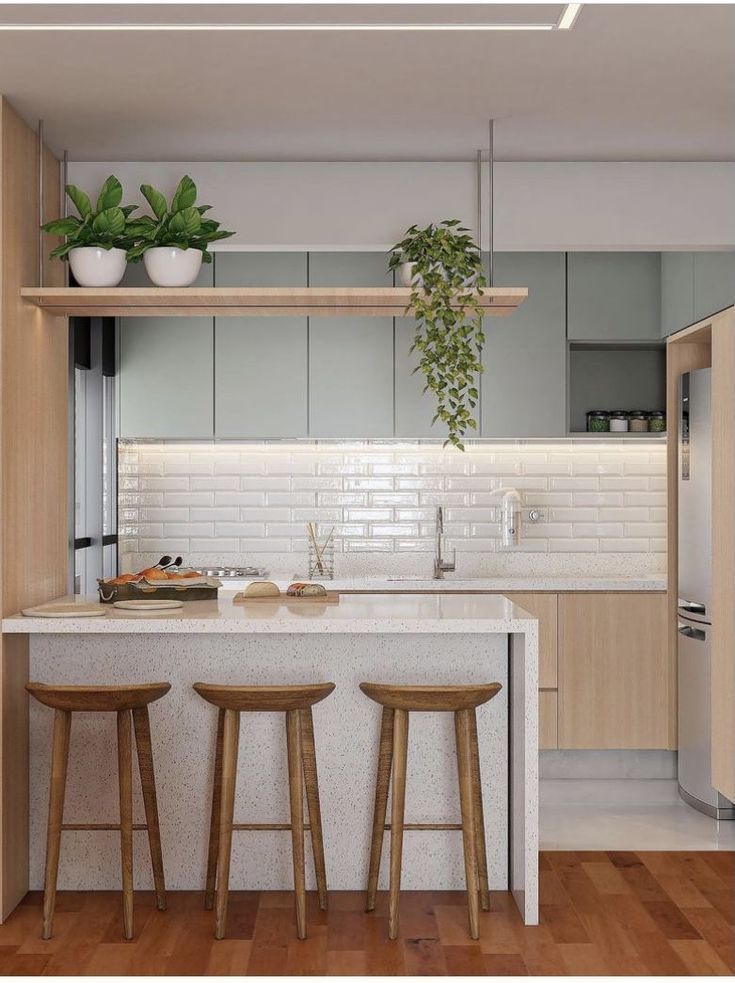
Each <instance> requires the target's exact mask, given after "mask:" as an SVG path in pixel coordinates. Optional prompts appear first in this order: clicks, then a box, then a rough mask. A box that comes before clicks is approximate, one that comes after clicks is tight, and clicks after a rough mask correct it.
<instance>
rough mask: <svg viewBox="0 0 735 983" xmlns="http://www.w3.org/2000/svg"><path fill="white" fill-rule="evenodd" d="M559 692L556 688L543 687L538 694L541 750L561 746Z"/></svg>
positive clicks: (539, 742)
mask: <svg viewBox="0 0 735 983" xmlns="http://www.w3.org/2000/svg"><path fill="white" fill-rule="evenodd" d="M557 702H558V694H557V691H556V690H555V689H542V690H539V694H538V712H539V725H538V746H539V749H540V750H541V751H547V750H553V749H554V748H556V747H558V746H559V737H558V723H557Z"/></svg>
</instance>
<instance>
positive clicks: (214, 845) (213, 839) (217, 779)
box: [204, 710, 225, 911]
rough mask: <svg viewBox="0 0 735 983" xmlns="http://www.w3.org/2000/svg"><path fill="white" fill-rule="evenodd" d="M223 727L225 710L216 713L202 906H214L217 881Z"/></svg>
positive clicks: (209, 909) (209, 907) (210, 907)
mask: <svg viewBox="0 0 735 983" xmlns="http://www.w3.org/2000/svg"><path fill="white" fill-rule="evenodd" d="M224 729H225V711H224V710H220V711H219V712H218V714H217V741H216V744H215V751H214V779H213V781H212V812H211V815H210V818H209V851H208V854H207V885H206V888H205V890H204V907H205V908H206V909H207V910H208V911H211V910H212V908H214V889H215V885H216V883H217V853H218V850H219V810H220V802H221V799H222V737H223V734H224Z"/></svg>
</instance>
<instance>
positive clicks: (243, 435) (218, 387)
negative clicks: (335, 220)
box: [214, 252, 308, 440]
mask: <svg viewBox="0 0 735 983" xmlns="http://www.w3.org/2000/svg"><path fill="white" fill-rule="evenodd" d="M306 271H307V255H306V253H250V252H220V253H217V255H216V257H215V285H216V286H218V287H235V286H240V287H303V286H306ZM307 337H308V320H307V318H305V317H218V318H215V322H214V432H215V435H216V436H217V437H221V438H226V439H231V440H237V439H243V440H245V439H252V440H267V439H277V438H293V437H305V436H306V435H307V421H308V416H307V377H306V376H307Z"/></svg>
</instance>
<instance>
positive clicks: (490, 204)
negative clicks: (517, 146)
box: [487, 119, 495, 287]
mask: <svg viewBox="0 0 735 983" xmlns="http://www.w3.org/2000/svg"><path fill="white" fill-rule="evenodd" d="M494 122H495V121H494V120H492V119H491V120H490V121H489V123H488V138H489V139H488V160H487V173H488V178H489V186H488V193H487V200H488V260H487V282H488V284H489V286H491V287H492V285H493V219H494V215H493V211H494V209H493V190H494V189H493V164H494V154H495V145H494V144H495V132H494V130H495V127H494Z"/></svg>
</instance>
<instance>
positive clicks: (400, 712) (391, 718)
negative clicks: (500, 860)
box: [360, 683, 502, 939]
mask: <svg viewBox="0 0 735 983" xmlns="http://www.w3.org/2000/svg"><path fill="white" fill-rule="evenodd" d="M501 688H502V687H501V685H500V683H487V684H484V685H472V686H393V685H390V684H382V683H360V689H361V690H362V691H363V693H364V694H365V695H366V696H369V697H370V699H371V700H374V701H375V702H376V703H379V704H380V705H381V706H382V707H383V718H382V722H381V727H380V749H379V752H378V775H377V781H376V787H375V808H374V813H373V836H372V844H371V847H370V870H369V873H368V889H367V905H366V909H367V911H373V910H374V908H375V896H376V893H377V890H378V875H379V873H380V854H381V851H382V848H383V832H384V830H386V829H389V830H390V899H389V911H388V935H389V937H390V938H391V939H395V938H397V937H398V904H399V896H400V890H401V854H402V850H403V831H404V830H406V829H408V830H414V829H461V830H462V840H463V845H464V867H465V879H466V883H467V907H468V913H469V924H470V935H471V936H472V938H473V939H477V938H479V935H480V921H479V920H480V909H479V905H480V904H482V907H483V909H484V910H485V911H488V910H489V908H490V894H489V887H488V878H487V850H486V847H485V818H484V815H483V809H482V785H481V781H480V756H479V752H478V747H477V718H476V715H475V710H476V708H477V707H479V706H482V704H483V703H487V702H488V700H491V699H492V698H493V697H494V696H495V695H496V693H498V692H499V691H500V690H501ZM412 710H414V711H432V712H434V711H439V712H451V713H454V727H455V735H456V742H457V770H458V772H459V801H460V808H461V813H462V822H461V823H405V822H404V807H405V801H406V761H407V756H408V714H409V712H410V711H412ZM391 773H392V775H393V798H392V800H391V817H390V819H391V821H390V824H389V825H386V822H385V814H386V807H387V802H388V786H389V784H390V779H391ZM478 894H479V899H478Z"/></svg>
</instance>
